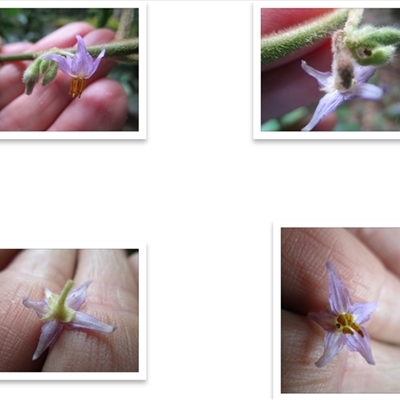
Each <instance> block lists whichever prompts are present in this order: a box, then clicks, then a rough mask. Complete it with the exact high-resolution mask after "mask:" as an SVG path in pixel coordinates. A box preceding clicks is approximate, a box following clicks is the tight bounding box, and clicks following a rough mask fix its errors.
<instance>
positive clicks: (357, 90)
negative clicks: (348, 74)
mask: <svg viewBox="0 0 400 400" xmlns="http://www.w3.org/2000/svg"><path fill="white" fill-rule="evenodd" d="M384 95H385V90H384V89H383V88H381V87H379V86H376V85H373V84H372V83H359V84H356V85H354V86H353V87H352V88H351V89H350V90H349V91H348V92H346V94H344V98H345V99H346V100H351V99H353V98H354V97H362V98H363V99H367V100H379V99H380V98H382V97H383V96H384Z"/></svg>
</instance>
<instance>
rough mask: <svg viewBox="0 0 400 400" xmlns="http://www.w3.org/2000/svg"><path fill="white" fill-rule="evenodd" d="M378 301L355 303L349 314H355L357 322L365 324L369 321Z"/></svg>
mask: <svg viewBox="0 0 400 400" xmlns="http://www.w3.org/2000/svg"><path fill="white" fill-rule="evenodd" d="M377 306H378V304H376V303H354V304H353V305H352V306H351V307H350V310H349V314H352V315H353V316H354V320H355V321H356V322H357V324H364V323H365V322H367V321H369V319H370V318H371V314H372V313H373V312H374V311H375V309H376V307H377Z"/></svg>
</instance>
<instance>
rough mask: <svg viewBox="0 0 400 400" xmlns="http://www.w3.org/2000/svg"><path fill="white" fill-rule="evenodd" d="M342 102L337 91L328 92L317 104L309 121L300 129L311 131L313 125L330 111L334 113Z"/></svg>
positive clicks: (341, 97)
mask: <svg viewBox="0 0 400 400" xmlns="http://www.w3.org/2000/svg"><path fill="white" fill-rule="evenodd" d="M342 101H343V96H342V95H341V93H339V92H338V91H337V90H334V91H332V92H328V93H327V94H326V95H325V96H324V97H323V98H322V99H321V100H320V101H319V103H318V106H317V108H316V110H315V112H314V115H313V117H312V118H311V121H310V122H309V123H308V124H307V125H306V126H305V127H304V128H303V129H302V131H311V129H313V128H314V126H315V125H317V124H318V122H319V121H321V119H322V118H324V117H325V116H327V115H328V114H329V113H331V112H332V111H335V110H336V108H337V107H338V106H339V104H340V103H341V102H342Z"/></svg>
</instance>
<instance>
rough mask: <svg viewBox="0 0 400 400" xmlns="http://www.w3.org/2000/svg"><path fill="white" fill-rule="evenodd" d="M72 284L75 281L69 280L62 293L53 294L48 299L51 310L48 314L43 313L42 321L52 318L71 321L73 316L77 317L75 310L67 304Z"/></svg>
mask: <svg viewBox="0 0 400 400" xmlns="http://www.w3.org/2000/svg"><path fill="white" fill-rule="evenodd" d="M72 286H74V282H73V281H71V280H68V281H67V283H66V284H65V286H64V289H63V290H62V292H61V294H59V295H57V294H52V295H51V296H50V297H49V298H48V299H47V303H48V305H49V308H50V311H49V312H48V313H47V314H45V315H43V317H42V318H41V319H42V321H44V322H48V321H51V320H52V319H56V320H57V321H60V322H71V321H72V320H73V318H74V317H75V310H73V309H72V308H70V307H68V306H67V305H66V304H65V301H66V299H67V295H68V293H69V292H70V290H71V289H72Z"/></svg>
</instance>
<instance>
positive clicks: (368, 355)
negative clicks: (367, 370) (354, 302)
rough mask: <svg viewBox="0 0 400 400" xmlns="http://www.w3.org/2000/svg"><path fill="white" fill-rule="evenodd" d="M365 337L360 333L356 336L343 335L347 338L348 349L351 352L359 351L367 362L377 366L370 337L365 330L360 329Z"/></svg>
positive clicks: (355, 334)
mask: <svg viewBox="0 0 400 400" xmlns="http://www.w3.org/2000/svg"><path fill="white" fill-rule="evenodd" d="M360 328H361V330H362V332H363V334H364V337H362V336H361V335H360V334H358V333H354V335H343V336H346V344H347V348H348V349H349V350H350V351H358V352H359V353H360V354H361V355H362V356H363V357H364V358H365V360H366V361H367V363H368V364H373V365H374V364H375V361H374V357H373V356H372V350H371V344H370V337H369V334H368V332H367V330H366V329H365V328H363V327H362V326H361V327H360Z"/></svg>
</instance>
